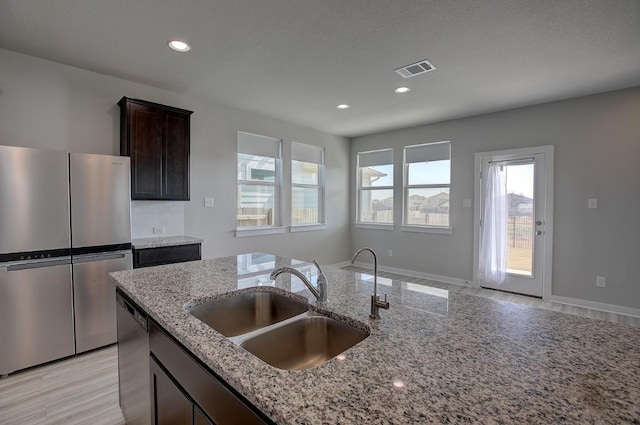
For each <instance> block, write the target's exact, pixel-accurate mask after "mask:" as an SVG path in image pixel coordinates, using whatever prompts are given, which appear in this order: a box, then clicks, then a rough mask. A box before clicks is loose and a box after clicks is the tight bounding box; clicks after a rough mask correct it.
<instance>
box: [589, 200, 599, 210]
mask: <svg viewBox="0 0 640 425" xmlns="http://www.w3.org/2000/svg"><path fill="white" fill-rule="evenodd" d="M588 207H589V208H598V199H597V198H589V204H588Z"/></svg>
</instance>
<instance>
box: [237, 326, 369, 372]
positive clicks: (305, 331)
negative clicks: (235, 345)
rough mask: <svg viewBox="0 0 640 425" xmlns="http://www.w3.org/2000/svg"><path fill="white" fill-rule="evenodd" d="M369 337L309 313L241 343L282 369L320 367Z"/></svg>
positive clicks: (267, 361)
mask: <svg viewBox="0 0 640 425" xmlns="http://www.w3.org/2000/svg"><path fill="white" fill-rule="evenodd" d="M368 336H369V333H368V332H366V331H363V330H360V329H358V328H354V327H352V326H349V325H346V324H344V323H341V322H338V321H336V320H333V319H330V318H328V317H324V316H307V317H303V318H301V319H298V320H294V321H292V322H290V323H287V324H283V325H282V326H279V327H277V328H275V329H273V330H269V331H268V332H264V333H262V334H259V335H257V336H255V337H253V338H250V339H247V340H246V341H244V342H243V343H242V344H240V346H241V347H242V348H244V349H245V350H247V351H249V352H250V353H251V354H253V355H254V356H256V357H258V358H260V359H262V360H263V361H265V362H266V363H268V364H270V365H272V366H275V367H277V368H280V369H287V370H299V369H310V368H312V367H315V366H319V365H321V364H323V363H324V362H326V361H327V360H330V359H332V358H333V357H335V356H337V355H338V354H340V353H342V352H343V351H345V350H347V349H348V348H350V347H353V346H354V345H356V344H357V343H359V342H360V341H362V340H364V339H365V338H366V337H368Z"/></svg>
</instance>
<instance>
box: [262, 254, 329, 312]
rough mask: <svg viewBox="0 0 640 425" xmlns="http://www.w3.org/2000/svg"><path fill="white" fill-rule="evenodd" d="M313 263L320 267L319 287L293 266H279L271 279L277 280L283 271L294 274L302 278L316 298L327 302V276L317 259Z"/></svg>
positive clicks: (272, 273)
mask: <svg viewBox="0 0 640 425" xmlns="http://www.w3.org/2000/svg"><path fill="white" fill-rule="evenodd" d="M313 264H314V265H315V266H316V268H317V269H318V279H317V285H318V288H317V289H316V288H315V287H314V286H313V284H312V283H311V281H309V279H307V277H306V276H305V275H304V274H302V273H301V272H300V270H297V269H294V268H292V267H278V268H277V269H275V270H274V271H272V272H271V275H270V276H269V279H271V280H275V279H276V277H278V276H280V275H281V274H283V273H288V274H292V275H294V276H296V277H297V278H298V279H300V280H301V281H302V283H304V284H305V285H306V286H307V288H309V291H311V293H312V294H313V296H314V297H316V299H317V300H318V301H319V302H325V301H327V292H328V291H327V286H328V285H327V278H326V277H325V275H324V272H323V271H322V269H321V268H320V265H319V264H318V262H317V261H316V260H313Z"/></svg>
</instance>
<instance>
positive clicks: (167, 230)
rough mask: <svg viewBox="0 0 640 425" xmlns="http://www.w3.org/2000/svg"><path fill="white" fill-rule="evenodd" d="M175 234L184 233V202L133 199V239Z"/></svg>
mask: <svg viewBox="0 0 640 425" xmlns="http://www.w3.org/2000/svg"><path fill="white" fill-rule="evenodd" d="M154 230H156V231H155V232H154ZM163 232H164V233H163ZM175 235H184V202H178V201H168V202H163V201H131V237H132V238H133V239H138V238H152V237H159V236H175Z"/></svg>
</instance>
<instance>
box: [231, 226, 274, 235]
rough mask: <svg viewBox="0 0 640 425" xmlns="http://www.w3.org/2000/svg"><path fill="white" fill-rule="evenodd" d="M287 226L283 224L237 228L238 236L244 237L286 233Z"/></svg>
mask: <svg viewBox="0 0 640 425" xmlns="http://www.w3.org/2000/svg"><path fill="white" fill-rule="evenodd" d="M284 231H285V228H284V227H281V226H274V227H247V228H246V229H236V238H244V237H247V236H262V235H275V234H277V233H284Z"/></svg>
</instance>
